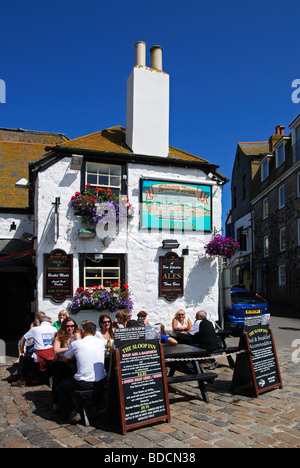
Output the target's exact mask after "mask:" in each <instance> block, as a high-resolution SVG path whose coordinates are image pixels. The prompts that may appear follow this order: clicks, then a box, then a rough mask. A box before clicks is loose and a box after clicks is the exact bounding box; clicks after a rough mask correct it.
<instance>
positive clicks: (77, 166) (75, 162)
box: [69, 154, 83, 171]
mask: <svg viewBox="0 0 300 468" xmlns="http://www.w3.org/2000/svg"><path fill="white" fill-rule="evenodd" d="M82 163H83V156H80V155H79V154H72V159H71V164H70V166H69V169H71V170H72V171H80V170H81V166H82Z"/></svg>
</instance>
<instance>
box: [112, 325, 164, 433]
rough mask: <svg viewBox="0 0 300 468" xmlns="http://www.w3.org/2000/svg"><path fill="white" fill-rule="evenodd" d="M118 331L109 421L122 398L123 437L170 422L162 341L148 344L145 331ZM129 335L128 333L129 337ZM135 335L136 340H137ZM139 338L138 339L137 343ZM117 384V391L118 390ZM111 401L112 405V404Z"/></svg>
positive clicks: (113, 357)
mask: <svg viewBox="0 0 300 468" xmlns="http://www.w3.org/2000/svg"><path fill="white" fill-rule="evenodd" d="M120 330H121V332H120V333H119V334H118V329H117V330H116V331H115V332H116V333H115V346H116V347H117V348H116V349H115V350H114V351H113V355H112V359H111V366H110V375H109V382H108V396H109V398H108V403H107V406H106V414H107V419H108V421H109V420H110V417H111V408H112V406H115V402H113V401H112V398H113V395H118V400H119V401H118V402H119V409H120V419H121V426H122V433H123V434H126V432H127V430H129V429H134V428H136V427H140V426H143V425H147V424H152V423H155V422H158V421H162V420H167V421H168V422H169V421H170V408H169V397H168V388H167V376H166V370H165V362H164V353H163V348H162V345H161V344H160V343H159V340H157V339H156V340H147V339H146V337H145V327H137V328H135V327H134V328H128V329H120ZM127 332H128V333H127ZM134 335H135V336H134ZM135 338H136V339H135ZM114 382H115V388H114ZM109 400H110V401H109Z"/></svg>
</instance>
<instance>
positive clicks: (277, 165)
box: [275, 141, 285, 169]
mask: <svg viewBox="0 0 300 468" xmlns="http://www.w3.org/2000/svg"><path fill="white" fill-rule="evenodd" d="M281 148H282V160H279V155H280V151H281ZM275 161H276V169H277V168H279V167H280V166H282V164H284V163H285V143H284V141H283V142H282V143H281V144H280V145H279V146H278V148H276V150H275Z"/></svg>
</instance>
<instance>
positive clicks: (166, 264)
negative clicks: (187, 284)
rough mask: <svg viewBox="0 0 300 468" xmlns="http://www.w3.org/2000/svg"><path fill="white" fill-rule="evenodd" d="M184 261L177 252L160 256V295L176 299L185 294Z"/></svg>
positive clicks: (171, 299) (169, 299)
mask: <svg viewBox="0 0 300 468" xmlns="http://www.w3.org/2000/svg"><path fill="white" fill-rule="evenodd" d="M183 262H184V259H183V258H182V257H178V255H177V254H176V253H175V252H168V253H167V254H166V255H165V256H164V257H159V296H160V297H165V298H166V299H167V300H168V301H175V300H176V299H177V297H178V296H183V273H184V271H183Z"/></svg>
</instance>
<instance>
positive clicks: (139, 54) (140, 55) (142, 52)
mask: <svg viewBox="0 0 300 468" xmlns="http://www.w3.org/2000/svg"><path fill="white" fill-rule="evenodd" d="M135 65H136V66H138V65H140V66H142V67H145V66H146V44H145V42H143V41H139V42H137V43H136V44H135Z"/></svg>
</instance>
